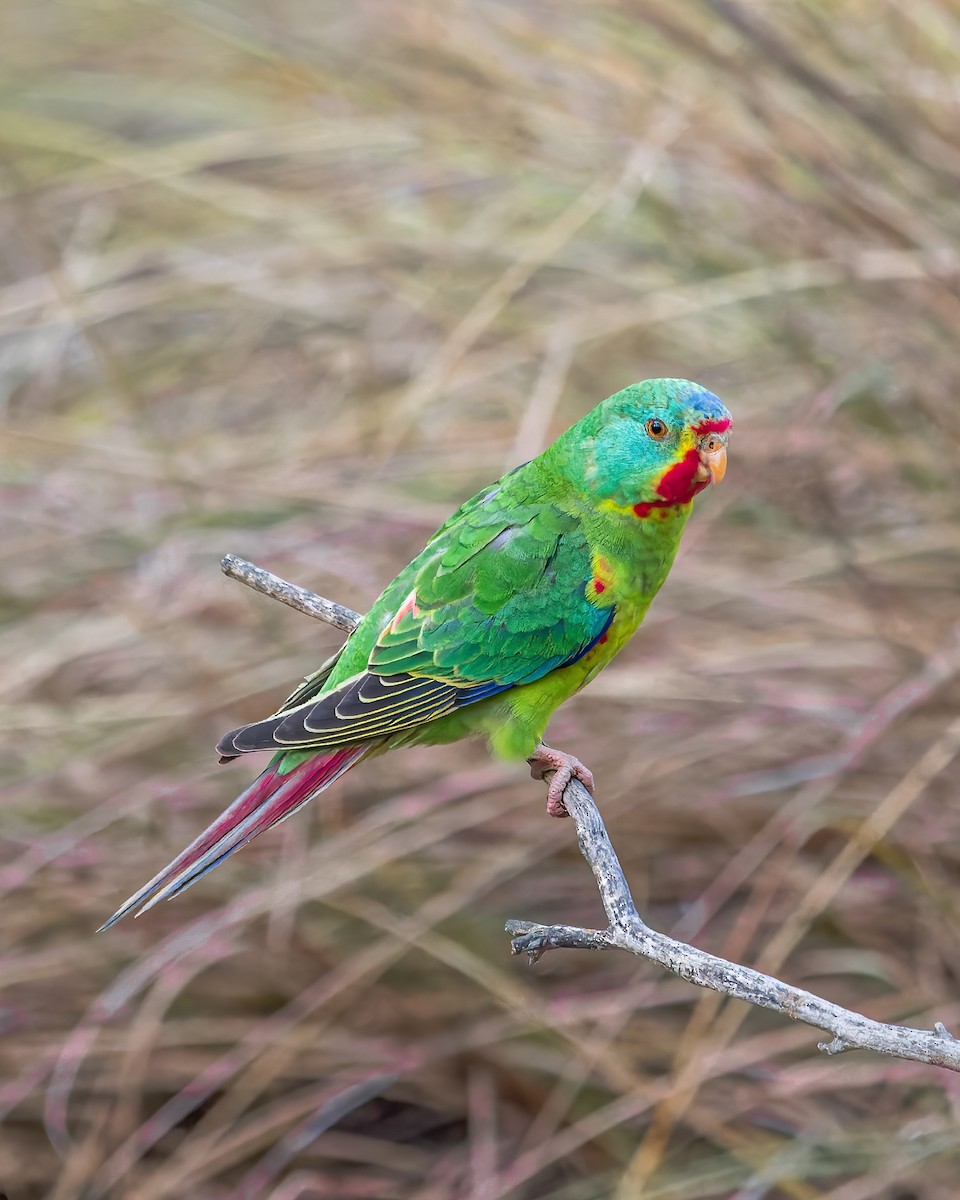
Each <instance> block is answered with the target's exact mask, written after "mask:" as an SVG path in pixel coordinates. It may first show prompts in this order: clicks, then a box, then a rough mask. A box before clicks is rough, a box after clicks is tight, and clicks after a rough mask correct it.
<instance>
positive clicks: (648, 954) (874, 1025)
mask: <svg viewBox="0 0 960 1200" xmlns="http://www.w3.org/2000/svg"><path fill="white" fill-rule="evenodd" d="M222 566H223V571H224V574H225V575H229V576H230V577H231V578H232V579H238V580H239V581H240V582H241V583H245V584H247V586H248V587H252V588H254V589H255V590H256V591H258V592H262V593H263V594H264V595H265V596H271V597H273V599H275V600H281V601H283V603H284V604H289V605H290V606H291V607H292V608H295V609H297V610H298V611H299V612H302V613H304V614H305V615H306V616H308V617H315V618H317V619H318V620H320V621H325V622H326V623H327V624H328V625H335V626H336V627H337V629H342V630H344V631H345V632H347V633H352V632H353V630H354V629H355V628H356V627H357V625H358V624H359V622H360V614H359V613H355V612H353V611H352V610H351V609H349V608H344V607H343V606H342V605H340V604H335V603H334V602H333V601H331V600H324V599H323V598H322V597H321V596H317V595H315V594H314V593H313V592H308V591H306V590H305V589H304V588H300V587H297V586H295V585H294V584H292V583H287V582H286V580H283V579H280V578H279V577H278V576H276V575H273V574H271V573H270V572H269V571H264V570H263V569H262V568H260V567H256V566H254V565H253V564H252V563H248V562H245V561H244V560H243V559H241V558H237V557H235V556H234V555H232V554H228V555H227V556H226V557H225V558H224V559H223V562H222ZM551 774H552V772H549V771H548V772H547V773H546V779H547V780H549V778H550V775H551ZM563 802H564V805H565V806H566V809H567V812H568V813H569V814H570V816H571V817H572V818H573V821H574V824H575V825H576V829H577V839H578V841H579V843H580V852H581V854H582V855H583V857H584V858H585V859H586V860H587V863H588V864H589V866H590V869H591V870H592V871H593V874H594V878H595V879H596V881H597V887H598V888H599V890H600V898H601V900H602V901H603V907H604V909H605V910H606V914H607V920H608V921H609V925H608V926H607V928H606V929H603V930H599V929H580V928H578V927H576V926H571V925H541V924H537V923H536V922H533V921H508V922H507V925H506V931H507V933H509V934H510V935H511V936H512V938H513V953H514V954H524V953H526V954H527V955H528V956H529V958H530V961H531V962H536V961H537V959H538V958H540V957H541V956H542V955H543V954H545V953H546V952H547V951H548V950H553V949H557V948H560V947H564V948H570V949H576V950H611V949H615V948H619V949H621V950H627V951H629V952H630V953H631V954H636V955H638V956H639V957H641V958H648V959H650V960H651V961H652V962H656V963H659V964H660V965H661V966H662V967H666V968H667V970H668V971H672V972H673V973H674V974H675V975H679V976H680V977H681V978H682V979H686V980H688V981H689V982H690V983H695V984H697V986H698V987H704V988H710V989H711V990H713V991H715V992H721V993H723V994H724V995H725V996H732V997H734V998H735V999H738V1000H745V1001H746V1002H747V1003H748V1004H755V1005H757V1006H758V1007H760V1008H769V1009H773V1010H774V1011H775V1012H778V1013H782V1014H783V1015H784V1016H785V1017H789V1018H790V1019H791V1020H792V1021H802V1022H803V1023H804V1024H807V1025H812V1026H813V1027H814V1028H815V1029H822V1030H825V1031H826V1032H827V1033H830V1034H831V1035H832V1040H831V1041H829V1042H820V1043H819V1045H818V1049H820V1050H822V1051H823V1052H824V1053H825V1054H831V1055H833V1054H842V1053H844V1052H845V1051H848V1050H875V1051H876V1052H877V1053H879V1054H890V1055H893V1056H894V1057H896V1058H905V1059H910V1060H911V1061H913V1062H922V1063H930V1064H932V1065H934V1066H938V1067H946V1068H947V1069H948V1070H951V1071H960V1040H958V1039H957V1038H955V1037H954V1036H953V1035H952V1034H951V1033H950V1032H949V1031H948V1030H947V1029H946V1027H945V1026H944V1025H943V1023H942V1022H940V1021H937V1022H935V1024H934V1027H933V1029H932V1030H930V1029H911V1028H909V1027H907V1026H905V1025H886V1024H884V1023H883V1022H881V1021H872V1020H870V1019H869V1018H868V1017H864V1016H862V1015H861V1014H860V1013H856V1012H853V1011H852V1010H850V1009H847V1008H841V1007H840V1006H839V1005H837V1004H831V1003H830V1002H829V1001H828V1000H824V999H822V998H821V997H820V996H815V995H814V994H813V993H812V992H807V991H804V990H803V989H802V988H797V987H792V986H791V985H790V984H787V983H783V982H782V980H779V979H775V978H774V977H773V976H772V975H764V974H762V973H761V972H760V971H754V970H753V969H752V968H750V967H743V966H740V964H739V963H734V962H728V961H727V960H726V959H724V958H718V957H717V956H716V955H714V954H707V953H706V951H704V950H698V949H697V948H696V947H695V946H690V945H687V943H686V942H678V941H677V940H676V939H674V938H671V937H667V935H666V934H663V933H658V932H657V931H656V930H655V929H651V928H650V927H649V925H646V924H645V923H644V921H643V920H642V919H641V917H640V914H639V913H638V912H637V908H636V905H635V904H634V902H633V896H632V895H631V894H630V888H629V886H628V884H627V881H626V878H625V876H624V874H623V868H622V867H621V866H620V860H619V859H618V858H617V853H616V851H615V850H614V848H613V845H612V844H611V842H610V837H609V835H608V833H607V830H606V827H605V825H604V823H603V818H602V817H601V816H600V812H599V810H598V809H597V806H596V805H595V804H594V802H593V799H592V798H591V796H590V793H589V792H588V791H587V789H586V788H585V787H584V786H583V784H582V783H580V781H579V780H577V779H572V780H571V781H570V783H568V784H567V786H566V788H565V789H564V793H563Z"/></svg>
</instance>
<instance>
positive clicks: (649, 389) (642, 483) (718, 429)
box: [557, 379, 731, 516]
mask: <svg viewBox="0 0 960 1200" xmlns="http://www.w3.org/2000/svg"><path fill="white" fill-rule="evenodd" d="M730 426H731V418H730V413H729V412H728V411H727V409H726V408H725V407H724V405H723V404H722V403H721V402H720V400H718V399H717V397H716V396H715V395H714V394H713V393H712V392H708V391H707V390H706V388H703V387H701V386H700V385H699V384H698V383H691V382H690V381H689V380H687V379H647V380H645V381H644V382H643V383H635V384H631V386H630V387H627V388H624V389H623V391H622V392H617V393H616V394H615V395H613V396H609V397H608V398H607V399H606V400H603V401H602V402H601V403H600V404H598V405H597V407H596V408H595V409H593V411H592V412H590V413H588V414H587V415H586V416H585V417H584V418H583V419H582V420H581V421H579V422H578V423H577V424H576V425H574V426H573V428H572V429H569V430H568V431H567V432H566V433H565V434H564V435H563V436H562V437H561V439H560V441H559V442H558V443H557V447H558V449H559V450H560V453H561V459H562V461H563V468H564V473H565V474H566V475H567V476H568V478H571V477H572V479H573V482H575V483H576V484H578V485H579V487H580V488H582V489H583V490H584V491H585V492H586V493H587V494H588V495H590V497H591V498H593V499H594V500H596V501H599V502H608V503H610V504H612V505H614V506H615V507H617V508H627V507H630V508H633V509H634V511H635V512H636V515H637V516H646V515H647V514H648V513H649V512H651V511H652V510H654V509H666V508H672V507H674V506H676V505H685V504H689V503H690V501H691V500H692V499H693V498H694V496H696V495H697V493H698V492H702V491H703V489H704V488H705V487H708V486H709V485H710V484H711V483H719V482H720V480H721V479H722V478H723V476H724V473H725V472H726V469H727V439H728V437H729V432H730Z"/></svg>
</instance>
